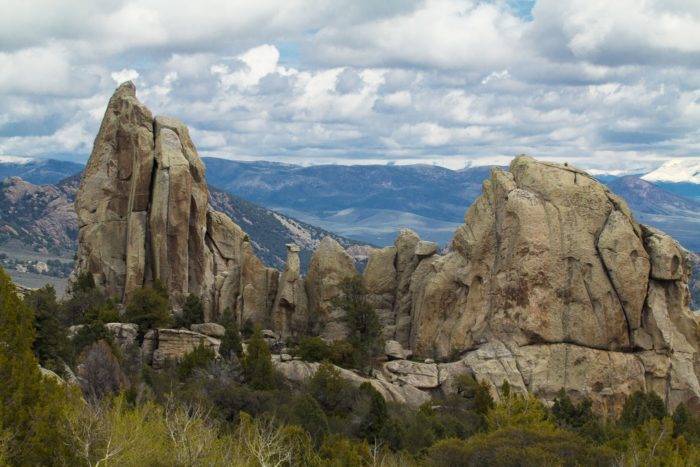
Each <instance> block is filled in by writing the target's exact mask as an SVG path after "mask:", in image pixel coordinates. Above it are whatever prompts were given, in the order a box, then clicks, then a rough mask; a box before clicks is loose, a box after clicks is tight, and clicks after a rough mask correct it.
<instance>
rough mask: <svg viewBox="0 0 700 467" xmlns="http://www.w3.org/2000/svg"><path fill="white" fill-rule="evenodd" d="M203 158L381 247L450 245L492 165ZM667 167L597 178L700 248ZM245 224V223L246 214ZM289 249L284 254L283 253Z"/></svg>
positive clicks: (327, 225) (245, 193)
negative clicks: (405, 237)
mask: <svg viewBox="0 0 700 467" xmlns="http://www.w3.org/2000/svg"><path fill="white" fill-rule="evenodd" d="M3 157H6V156H3ZM203 160H204V162H205V164H206V166H207V179H208V180H209V181H210V183H211V185H213V186H216V187H219V188H220V189H221V190H222V191H224V192H228V193H231V194H233V195H234V196H238V197H240V198H241V199H243V200H250V201H251V202H252V203H254V204H257V205H260V206H264V207H265V208H268V209H272V210H274V211H276V212H277V213H278V214H277V215H278V216H282V215H284V216H286V217H290V218H294V219H296V222H300V223H302V224H304V225H307V226H309V227H310V226H317V227H318V228H319V229H320V230H323V231H328V232H335V233H336V234H337V235H339V236H342V237H345V238H352V239H354V240H355V241H357V242H359V243H371V244H376V245H380V246H381V245H388V244H392V243H393V241H394V239H395V238H396V235H397V234H398V232H399V230H400V229H402V228H411V229H413V230H415V231H416V232H417V233H418V234H419V235H420V236H421V237H422V238H425V239H429V240H433V241H437V242H438V243H441V244H443V245H445V244H447V243H449V242H450V240H451V239H452V236H453V233H454V230H455V229H456V227H457V226H458V225H459V224H460V223H462V221H463V218H464V213H465V211H466V209H467V207H468V206H469V205H470V204H471V203H472V202H473V200H474V199H475V198H476V197H477V196H478V194H479V193H480V192H481V185H482V181H483V180H484V179H486V178H488V174H489V172H490V170H491V168H490V167H469V168H465V169H462V170H450V169H447V168H444V167H440V166H430V165H408V166H404V165H369V166H366V165H355V166H342V165H320V166H308V167H305V166H299V165H293V164H284V163H277V162H269V161H261V162H241V161H232V160H228V159H219V158H212V157H205V158H203ZM686 160H687V159H682V161H683V162H684V161H686ZM671 162H673V161H671ZM691 162H692V161H691ZM668 165H669V166H670V168H669V166H667V167H665V168H664V166H662V167H661V168H659V169H658V170H657V171H653V172H650V173H649V174H646V175H645V174H640V175H638V176H632V175H628V176H622V177H620V176H615V175H610V174H601V175H598V176H597V178H598V179H599V180H600V181H602V182H603V183H606V184H608V185H609V186H610V187H611V189H612V190H613V191H615V192H617V193H618V194H620V195H621V196H623V197H624V198H625V199H627V200H628V201H629V203H630V206H631V208H632V209H633V210H634V212H635V215H636V216H637V218H638V219H639V220H640V221H641V222H644V223H648V224H650V225H652V226H656V227H658V228H660V229H662V230H664V231H666V232H668V233H669V234H671V235H673V236H674V237H676V238H678V239H679V240H680V241H681V242H682V243H683V245H684V246H685V247H686V248H688V249H690V250H693V251H700V235H698V233H697V232H698V229H699V224H698V222H700V220H699V218H700V209H698V207H697V206H698V203H700V184H697V183H692V182H683V183H682V182H666V181H653V182H650V181H647V180H645V178H659V176H658V175H659V171H661V172H664V173H668V172H674V171H680V172H681V173H682V174H685V175H683V176H678V177H676V178H679V177H680V178H683V177H685V178H688V177H687V176H686V175H688V174H691V175H692V173H693V169H692V166H689V165H688V164H675V163H674V164H671V163H669V164H668ZM82 168H83V166H82V165H80V164H76V163H72V162H64V161H55V160H50V159H46V160H42V159H30V158H9V159H7V160H6V159H0V174H2V175H0V176H3V177H4V176H13V175H14V176H20V177H22V176H23V175H27V176H28V177H29V178H28V180H27V181H30V182H32V183H36V182H34V181H35V180H40V181H39V183H45V182H42V181H41V180H46V179H49V180H53V179H54V178H57V177H59V176H60V175H64V174H65V175H72V174H74V173H77V172H80V171H82ZM662 168H663V170H662ZM655 172H656V175H654V176H652V177H650V176H651V175H652V174H654V173H655ZM674 173H675V172H674ZM62 178H64V177H62V176H61V177H60V178H59V180H60V179H62ZM661 178H663V177H661ZM666 178H669V177H668V176H667V177H666ZM689 179H691V180H692V177H691V178H689ZM51 183H55V181H53V182H51ZM231 205H235V203H233V204H231ZM232 217H235V215H232ZM236 222H239V219H236ZM240 223H241V225H245V221H244V220H242V219H241V220H240ZM282 253H283V252H282V251H279V252H278V253H277V254H276V256H279V255H280V254H282ZM261 254H262V255H263V256H264V253H261ZM303 257H304V254H303V252H302V258H303ZM266 261H271V262H272V263H270V264H273V263H274V262H275V261H277V260H276V259H274V258H272V257H270V258H266Z"/></svg>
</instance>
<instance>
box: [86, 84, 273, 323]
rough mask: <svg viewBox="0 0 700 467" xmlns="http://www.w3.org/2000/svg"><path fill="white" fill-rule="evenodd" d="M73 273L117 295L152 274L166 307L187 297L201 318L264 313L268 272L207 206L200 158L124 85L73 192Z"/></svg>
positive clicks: (183, 130) (261, 317)
mask: <svg viewBox="0 0 700 467" xmlns="http://www.w3.org/2000/svg"><path fill="white" fill-rule="evenodd" d="M75 207H76V213H77V216H78V226H79V245H78V253H77V261H76V273H81V272H87V273H90V274H91V275H92V276H93V278H94V279H95V283H96V284H97V285H98V286H99V287H100V288H101V289H102V290H104V291H105V293H106V294H107V295H109V296H111V297H115V298H116V299H117V300H119V301H123V302H127V301H128V300H129V297H130V295H131V293H132V292H133V291H134V290H135V289H137V288H139V287H142V286H147V285H151V284H153V282H154V281H155V280H159V281H161V282H162V283H163V284H164V285H165V286H166V287H167V288H168V292H169V295H170V299H171V305H172V307H173V309H174V310H175V312H178V310H179V309H180V308H181V306H182V304H183V303H184V300H185V299H186V298H187V296H188V295H190V294H195V295H197V296H198V297H200V298H201V300H202V303H203V306H204V312H205V319H206V320H207V321H210V320H213V319H216V318H218V317H220V316H221V315H222V314H223V312H224V311H226V310H230V311H232V312H233V313H234V314H235V316H237V317H238V319H239V320H240V322H241V323H242V322H243V321H245V320H246V319H251V320H252V321H254V322H258V323H260V324H263V323H265V322H266V321H268V320H269V318H270V314H271V311H272V305H273V303H274V300H275V294H276V291H277V280H278V279H277V278H278V273H277V271H276V270H273V269H271V268H267V267H265V266H264V264H263V263H262V262H261V261H260V260H259V259H258V258H257V257H255V255H254V254H253V249H252V245H251V244H250V241H249V239H248V237H247V236H246V235H245V233H244V232H243V231H242V230H241V228H240V227H239V226H237V225H236V224H235V223H234V222H233V221H231V219H229V218H228V217H227V216H226V215H224V214H222V213H219V212H216V211H213V210H211V208H210V206H209V191H208V189H207V183H206V180H205V177H204V165H203V164H202V161H201V160H200V158H199V155H198V154H197V150H196V149H195V146H194V143H193V142H192V139H191V138H190V136H189V132H188V130H187V127H186V126H185V125H184V124H183V123H182V122H180V121H178V120H176V119H174V118H170V117H162V116H157V117H155V118H154V117H153V116H152V115H151V113H150V111H149V110H148V109H147V108H146V107H145V106H144V105H143V104H141V103H140V102H139V101H138V99H137V98H136V92H135V87H134V85H133V83H130V82H128V83H125V84H123V85H121V86H119V88H117V90H116V91H115V93H114V95H113V96H112V98H111V99H110V101H109V105H108V106H107V111H106V112H105V116H104V119H103V121H102V126H101V127H100V131H99V133H98V135H97V138H96V139H95V145H94V147H93V151H92V154H91V155H90V159H89V161H88V164H87V167H86V169H85V172H84V174H83V178H82V181H81V183H80V188H79V190H78V192H77V194H76V201H75Z"/></svg>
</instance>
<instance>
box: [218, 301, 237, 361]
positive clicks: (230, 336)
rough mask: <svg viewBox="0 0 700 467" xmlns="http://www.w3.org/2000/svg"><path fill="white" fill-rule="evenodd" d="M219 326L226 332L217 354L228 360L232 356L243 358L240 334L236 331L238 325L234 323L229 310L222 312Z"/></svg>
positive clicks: (234, 319) (233, 317)
mask: <svg viewBox="0 0 700 467" xmlns="http://www.w3.org/2000/svg"><path fill="white" fill-rule="evenodd" d="M221 324H222V325H223V326H224V329H225V330H226V332H225V333H224V337H223V338H222V339H221V347H219V353H220V354H221V356H222V357H224V358H227V359H230V358H232V357H233V356H236V357H239V358H240V357H242V356H243V344H242V341H241V333H240V331H239V330H238V323H237V322H236V318H235V316H233V312H232V311H231V310H226V311H225V312H224V316H223V319H222V320H221Z"/></svg>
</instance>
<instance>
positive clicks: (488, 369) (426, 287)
mask: <svg viewBox="0 0 700 467" xmlns="http://www.w3.org/2000/svg"><path fill="white" fill-rule="evenodd" d="M396 245H397V254H396V260H395V261H394V264H395V265H396V270H397V277H398V279H397V287H396V293H395V294H394V296H393V299H394V304H395V305H394V310H395V312H396V315H395V320H396V321H395V325H396V333H395V335H396V336H397V340H398V341H399V342H402V337H403V336H405V333H406V332H407V333H408V342H407V344H404V345H408V346H410V348H411V350H412V351H413V352H414V353H415V354H416V355H418V356H423V357H431V358H436V359H439V360H441V361H452V363H448V364H445V365H444V366H442V365H441V366H440V371H439V379H440V380H441V387H442V388H443V389H444V390H446V391H449V386H450V384H449V382H450V381H452V380H453V379H454V376H455V375H457V374H460V373H465V372H469V373H472V374H475V375H476V376H477V377H478V378H480V379H486V380H487V381H489V382H490V383H491V384H492V385H493V386H494V387H495V386H500V385H501V384H502V383H503V381H508V382H509V383H510V385H511V387H513V388H514V390H516V391H518V390H520V391H526V390H528V391H532V392H534V393H535V394H537V395H539V396H540V397H542V398H543V399H546V400H550V401H551V400H552V399H553V398H554V397H555V395H556V392H557V391H558V390H559V389H561V388H564V389H565V390H566V391H567V392H568V393H569V394H570V395H571V396H572V397H573V398H575V399H576V398H582V397H584V396H585V397H589V398H591V399H592V401H593V404H594V408H595V410H596V411H597V412H599V413H606V414H616V413H619V411H620V409H621V407H622V404H623V402H624V398H625V397H626V396H627V395H628V394H630V393H631V392H633V391H634V390H637V389H644V390H653V391H656V392H658V393H659V395H660V396H661V397H662V398H664V400H665V401H666V403H667V404H668V406H669V408H673V407H675V405H677V404H678V403H679V402H681V401H683V402H687V403H689V404H690V405H691V406H696V407H698V406H700V384H698V377H697V375H698V370H699V369H700V363H699V359H698V352H699V351H700V348H699V343H700V331H699V328H698V322H697V320H696V319H695V317H694V316H693V315H692V313H691V312H690V310H689V301H690V298H689V293H688V288H687V281H688V277H689V274H690V268H691V265H690V264H689V262H688V260H687V253H686V252H684V251H683V249H682V248H681V247H680V246H679V245H678V244H677V242H675V241H674V240H673V239H671V238H670V237H668V236H667V235H665V234H663V233H662V232H659V231H657V230H655V229H651V228H648V227H645V226H641V225H639V224H638V223H636V222H635V220H634V219H633V217H632V215H631V213H630V210H629V208H628V207H627V205H626V203H625V202H624V201H623V200H621V199H620V198H618V197H617V196H615V195H614V194H612V193H611V192H610V191H609V190H608V189H607V188H606V187H605V186H603V185H602V184H600V183H599V182H598V181H596V180H595V179H594V178H592V177H590V176H589V175H587V174H586V173H585V172H583V171H581V170H578V169H576V168H573V167H570V166H566V165H557V164H551V163H541V162H537V161H535V160H534V159H532V158H529V157H518V158H516V159H514V160H513V162H512V163H511V165H510V168H509V170H508V171H503V170H500V169H494V170H493V171H492V174H491V177H490V179H488V180H486V181H484V184H483V194H482V196H480V197H479V198H478V199H477V200H476V201H475V202H474V204H473V205H472V206H471V207H470V208H469V210H468V211H467V214H466V216H465V224H464V225H463V226H461V227H460V228H459V229H458V230H457V232H456V233H455V236H454V239H453V242H452V249H451V251H449V252H447V253H446V254H445V255H442V256H441V255H437V254H432V255H424V256H421V255H419V254H418V253H422V252H426V253H428V249H422V247H421V244H420V241H419V240H418V238H417V236H415V235H411V234H410V233H406V232H402V234H401V235H400V236H399V238H398V239H397V243H396ZM407 271H408V272H410V278H409V279H408V280H407V281H406V272H407ZM406 288H407V289H406ZM390 298H391V297H389V298H388V299H387V301H388V300H389V299H390ZM407 316H408V317H410V322H408V324H406V319H407V318H406V317H407ZM402 343H403V342H402ZM392 364H393V365H397V364H396V363H393V362H392ZM443 383H444V384H443Z"/></svg>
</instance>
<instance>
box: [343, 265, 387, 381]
mask: <svg viewBox="0 0 700 467" xmlns="http://www.w3.org/2000/svg"><path fill="white" fill-rule="evenodd" d="M340 287H341V290H342V292H343V293H342V296H341V298H340V299H338V300H337V301H336V306H338V307H339V308H342V309H343V310H345V321H346V323H347V326H348V330H349V331H350V337H349V341H350V343H351V344H352V345H353V347H354V348H355V352H356V364H357V366H358V367H359V368H360V369H362V370H365V371H367V370H369V369H370V368H371V367H372V359H373V358H374V357H375V356H376V355H377V354H378V353H379V351H380V342H379V341H380V336H381V330H382V328H381V325H380V324H379V318H378V317H377V313H376V311H375V310H374V307H372V305H371V304H370V303H369V302H368V301H367V290H366V289H365V287H364V285H363V284H362V279H361V278H360V276H354V277H352V278H350V279H346V280H345V281H343V282H342V283H341V285H340Z"/></svg>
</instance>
